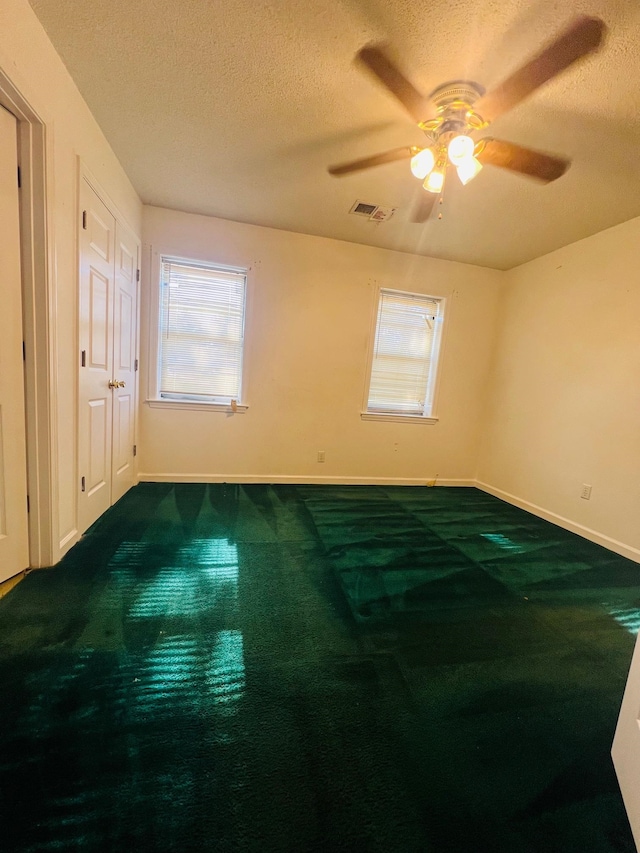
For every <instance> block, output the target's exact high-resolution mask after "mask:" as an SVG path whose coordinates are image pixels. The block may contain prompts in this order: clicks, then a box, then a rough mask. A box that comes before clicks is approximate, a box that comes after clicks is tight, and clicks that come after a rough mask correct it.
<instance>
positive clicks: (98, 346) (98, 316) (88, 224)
mask: <svg viewBox="0 0 640 853" xmlns="http://www.w3.org/2000/svg"><path fill="white" fill-rule="evenodd" d="M80 205H81V209H82V211H83V214H82V226H81V230H80V313H79V336H80V351H81V352H80V365H81V366H80V382H79V422H78V459H79V471H78V474H79V477H80V484H79V485H80V489H79V500H78V526H79V530H80V532H84V531H85V530H86V529H87V528H88V527H89V526H90V525H91V524H93V522H94V521H95V520H96V519H97V518H99V516H101V515H102V513H103V512H105V510H107V509H108V508H109V507H110V506H111V437H112V418H113V387H112V382H113V321H114V318H113V305H114V287H115V283H114V278H115V229H116V221H115V218H114V217H113V216H112V214H111V213H110V212H109V210H108V209H107V207H106V206H105V205H104V204H103V203H102V202H101V201H100V199H99V198H98V196H97V195H96V194H95V192H94V191H93V189H92V188H91V187H90V186H89V184H88V183H87V182H86V181H85V180H82V181H81V187H80Z"/></svg>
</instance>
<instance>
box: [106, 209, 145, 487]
mask: <svg viewBox="0 0 640 853" xmlns="http://www.w3.org/2000/svg"><path fill="white" fill-rule="evenodd" d="M137 271H138V241H137V239H136V237H135V235H134V234H132V233H131V232H130V231H129V230H128V229H127V228H125V227H124V225H121V224H120V223H119V222H117V223H116V275H115V309H114V326H113V376H114V379H115V381H116V382H117V383H118V387H117V388H114V390H113V440H112V462H111V471H112V478H111V503H115V502H116V501H117V500H118V498H121V497H122V495H124V493H125V492H126V491H128V490H129V489H130V488H131V486H133V484H134V482H135V475H134V457H133V445H134V443H135V417H136V399H137V395H136V344H137V326H138V324H137V316H138V312H137V305H138V281H137Z"/></svg>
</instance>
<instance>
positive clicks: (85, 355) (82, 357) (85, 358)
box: [80, 349, 87, 367]
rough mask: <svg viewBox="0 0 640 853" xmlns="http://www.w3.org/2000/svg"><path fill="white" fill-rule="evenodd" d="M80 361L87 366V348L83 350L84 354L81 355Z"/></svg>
mask: <svg viewBox="0 0 640 853" xmlns="http://www.w3.org/2000/svg"><path fill="white" fill-rule="evenodd" d="M80 363H81V365H82V366H83V367H86V366H87V351H86V349H83V350H82V354H81V356H80Z"/></svg>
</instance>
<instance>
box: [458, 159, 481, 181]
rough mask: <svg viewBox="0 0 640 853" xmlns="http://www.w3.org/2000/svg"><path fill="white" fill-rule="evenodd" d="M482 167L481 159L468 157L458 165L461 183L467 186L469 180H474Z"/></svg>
mask: <svg viewBox="0 0 640 853" xmlns="http://www.w3.org/2000/svg"><path fill="white" fill-rule="evenodd" d="M481 169H482V163H481V162H480V161H479V160H476V158H475V157H467V158H466V159H465V160H463V161H462V163H460V165H459V166H457V172H458V177H459V178H460V183H461V184H462V185H463V186H465V185H466V184H468V183H469V181H472V180H473V179H474V178H475V176H476V175H477V174H478V173H479V172H480V170H481Z"/></svg>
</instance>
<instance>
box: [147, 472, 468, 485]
mask: <svg viewBox="0 0 640 853" xmlns="http://www.w3.org/2000/svg"><path fill="white" fill-rule="evenodd" d="M138 480H139V482H147V483H247V484H250V483H273V484H279V483H283V484H291V485H299V486H305V485H316V484H320V485H327V486H424V487H425V488H430V487H431V486H433V485H437V486H475V480H445V479H440V478H438V475H437V474H436V475H435V477H421V478H419V479H418V478H417V477H331V476H326V477H325V476H315V475H310V474H144V473H142V474H139V475H138Z"/></svg>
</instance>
